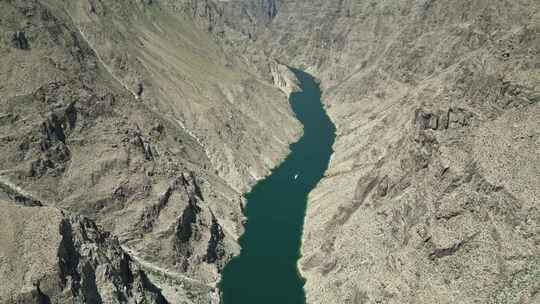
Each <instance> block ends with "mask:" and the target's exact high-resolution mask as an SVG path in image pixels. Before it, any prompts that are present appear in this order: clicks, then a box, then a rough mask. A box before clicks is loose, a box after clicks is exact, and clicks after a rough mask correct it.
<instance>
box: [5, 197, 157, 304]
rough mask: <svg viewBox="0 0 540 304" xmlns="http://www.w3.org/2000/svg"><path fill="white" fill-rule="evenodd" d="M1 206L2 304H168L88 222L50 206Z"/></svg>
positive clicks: (105, 235)
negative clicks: (73, 303)
mask: <svg viewBox="0 0 540 304" xmlns="http://www.w3.org/2000/svg"><path fill="white" fill-rule="evenodd" d="M1 204H2V205H1V206H2V213H1V214H0V227H1V228H0V243H1V244H2V247H1V248H0V261H1V263H0V273H2V277H3V283H2V287H0V302H1V303H21V304H22V303H71V302H76V303H158V304H163V303H168V302H167V301H166V300H165V298H164V297H163V295H162V294H161V293H160V291H159V289H158V288H157V287H156V286H154V285H153V284H152V283H151V282H150V281H149V280H148V277H147V275H146V273H145V272H144V271H143V270H141V269H140V268H139V267H138V266H137V265H136V264H135V263H133V261H132V260H131V258H130V257H129V256H128V255H127V254H125V253H124V252H123V250H122V249H121V247H120V244H119V242H118V240H116V239H115V238H113V237H111V236H110V235H109V234H108V233H104V232H103V231H101V230H100V229H99V228H98V227H97V226H96V224H95V223H94V222H93V221H91V220H89V219H87V218H84V217H80V216H77V215H71V214H67V213H65V212H62V211H60V210H58V209H56V208H52V207H25V206H20V205H17V204H15V203H9V202H1ZM8 278H9V279H8Z"/></svg>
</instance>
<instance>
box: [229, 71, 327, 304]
mask: <svg viewBox="0 0 540 304" xmlns="http://www.w3.org/2000/svg"><path fill="white" fill-rule="evenodd" d="M293 72H294V73H295V74H296V76H297V78H298V79H299V80H300V87H301V88H302V91H301V92H296V93H293V94H291V96H290V98H289V101H290V103H291V106H292V109H293V111H294V113H295V114H296V117H297V118H298V120H299V121H300V122H301V123H302V124H303V125H304V134H303V136H302V137H301V138H300V140H299V141H298V142H296V143H294V144H292V145H291V153H290V154H289V156H288V157H287V158H286V159H285V161H284V162H283V163H282V164H281V165H280V166H278V167H277V168H276V169H274V170H273V171H272V173H271V174H270V175H269V176H268V177H267V178H266V179H264V180H262V181H260V182H259V183H257V184H256V185H255V187H253V189H252V190H251V192H250V193H248V194H247V195H246V199H247V206H246V209H245V215H246V217H247V219H248V221H247V223H246V226H245V233H244V234H243V235H242V237H241V238H240V245H241V246H242V252H241V254H240V255H239V256H238V257H236V258H234V259H233V260H232V261H231V262H229V264H227V265H226V267H225V269H224V271H223V278H222V280H221V283H220V289H221V293H222V300H223V303H224V304H303V303H305V294H304V290H303V286H304V279H303V278H302V277H301V276H300V274H299V273H298V269H297V262H298V259H299V258H300V243H301V238H302V227H303V223H304V216H305V211H306V205H307V197H308V194H309V192H310V191H311V190H313V188H315V186H316V185H317V183H318V182H319V181H320V180H321V178H322V177H323V176H324V172H325V171H326V169H327V168H328V162H329V160H330V156H331V155H332V145H333V143H334V139H335V127H334V125H333V123H332V122H331V121H330V119H329V118H328V116H327V115H326V112H325V110H324V107H323V104H322V102H321V91H320V88H319V85H318V83H317V82H316V81H315V79H314V78H313V77H312V76H311V75H309V74H307V73H305V72H302V71H300V70H294V69H293Z"/></svg>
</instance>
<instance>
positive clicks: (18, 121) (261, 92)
mask: <svg viewBox="0 0 540 304" xmlns="http://www.w3.org/2000/svg"><path fill="white" fill-rule="evenodd" d="M0 12H1V13H0V14H1V16H2V18H0V33H1V35H0V78H1V80H0V105H1V106H0V145H1V149H2V153H1V156H0V157H1V162H0V198H2V200H3V201H6V202H7V203H5V204H4V203H2V204H1V208H2V210H4V209H6V210H8V208H15V209H16V210H19V209H17V208H19V207H8V205H7V204H12V203H13V202H17V203H18V204H19V205H24V206H26V207H24V209H21V210H25V211H21V212H20V213H21V215H20V216H21V217H23V218H24V217H25V215H24V214H30V215H31V216H32V218H33V219H34V220H35V221H36V225H38V226H37V227H39V225H40V222H43V225H45V224H46V225H47V229H48V230H47V231H46V234H44V235H41V234H35V235H34V234H27V235H26V237H28V238H29V240H28V241H29V242H31V241H32V240H33V239H34V238H35V239H36V240H39V242H40V244H48V245H47V246H48V247H47V248H48V249H50V252H48V254H49V255H48V256H46V257H44V258H46V261H47V262H46V263H48V264H47V265H50V267H49V266H46V269H44V270H43V271H41V270H39V269H41V268H40V267H41V266H40V265H37V264H39V263H40V261H41V260H36V261H34V260H29V261H28V263H29V265H27V266H28V268H24V267H22V265H20V264H21V263H24V262H23V261H25V260H24V259H19V258H18V257H17V256H18V255H19V254H28V255H33V254H38V253H39V252H41V251H39V252H37V253H34V252H24V251H25V250H30V251H31V250H34V247H24V248H19V247H17V245H16V244H19V243H20V241H19V237H18V236H17V231H18V230H21V229H23V226H26V222H21V224H16V223H17V222H13V225H14V226H13V227H12V228H10V229H12V230H13V231H10V232H8V233H7V235H6V236H3V239H2V248H11V247H12V246H11V245H13V246H15V247H16V248H12V249H13V250H15V249H16V250H20V252H19V251H18V252H17V254H16V253H15V252H12V253H7V256H6V259H7V260H2V272H1V273H0V276H1V277H2V278H5V277H7V276H9V275H10V274H11V273H12V272H11V271H19V272H17V273H18V275H19V276H20V277H21V279H20V280H17V281H14V282H13V285H9V286H8V287H6V289H2V292H1V294H0V297H1V298H2V299H11V300H10V301H15V302H17V301H18V302H21V301H22V302H25V301H27V300H25V299H27V298H26V297H27V296H28V297H33V298H32V299H34V300H36V299H37V300H36V301H38V300H39V299H41V298H48V299H50V301H51V302H52V303H66V302H71V300H70V296H71V297H72V298H73V299H74V301H79V300H80V301H86V302H94V301H93V300H92V301H91V300H88V299H89V298H88V297H90V296H91V297H101V298H102V300H103V302H104V303H110V302H109V300H108V299H109V298H110V295H111V294H117V293H118V292H120V293H124V295H125V297H124V295H120V296H119V298H118V301H119V302H122V303H124V302H130V301H132V299H135V300H133V301H135V302H137V303H141V301H142V300H141V301H139V300H137V299H148V300H147V302H152V301H153V300H152V299H158V298H157V296H153V294H156V295H163V296H164V297H165V298H166V299H167V300H168V301H169V302H170V303H215V302H218V301H219V299H218V295H217V289H216V287H215V284H216V282H217V281H218V280H219V271H220V269H221V268H222V267H223V265H224V263H226V261H228V260H229V259H230V258H231V256H232V255H234V254H236V253H237V252H238V251H239V248H238V245H237V243H236V239H237V238H238V236H239V235H240V233H241V232H242V221H243V215H242V208H243V204H244V202H243V199H242V197H241V195H242V193H243V192H245V191H246V190H247V189H248V188H249V187H250V186H251V185H252V184H253V183H254V182H255V181H256V180H257V179H259V178H261V177H263V176H264V175H266V174H267V173H268V172H269V170H270V168H272V167H273V166H275V165H276V164H277V163H278V162H279V161H280V160H281V159H282V158H283V157H284V156H285V155H286V153H287V150H288V143H289V142H291V141H293V140H294V139H295V138H296V137H298V136H299V134H300V132H301V130H300V128H299V123H298V122H296V120H295V119H294V117H293V115H292V111H291V110H290V108H289V104H288V101H287V98H286V97H287V96H286V93H284V92H283V91H285V92H286V91H287V90H288V87H289V86H290V85H289V84H288V83H289V82H288V80H287V79H288V76H287V75H281V74H279V72H278V74H279V75H276V77H277V78H276V79H278V78H279V79H281V80H283V81H280V82H276V86H274V85H273V83H272V82H271V81H270V80H271V78H269V76H268V75H261V74H259V73H257V72H256V71H255V70H254V69H252V68H251V67H250V66H248V65H247V64H245V63H243V62H241V61H236V60H234V58H233V59H230V58H229V57H230V56H229V55H228V54H227V53H225V52H224V51H223V50H222V48H221V47H220V46H219V45H218V44H217V43H216V42H215V41H214V40H213V38H212V37H211V36H210V35H209V34H208V32H206V31H204V30H201V29H199V27H197V26H196V25H195V23H194V22H193V20H192V19H191V18H190V17H189V16H187V15H186V14H185V12H183V11H181V10H179V9H175V8H172V7H170V6H168V4H167V3H165V2H156V1H122V2H117V1H93V0H92V1H86V0H85V1H83V0H81V1H67V2H66V1H55V0H18V1H2V2H0ZM269 64H270V62H269ZM271 68H272V69H274V70H276V71H279V70H281V69H280V68H279V65H278V64H276V63H271V65H268V66H267V69H268V70H270V69H271ZM278 76H279V77H278ZM280 86H281V87H280ZM282 90H283V91H282ZM41 206H46V207H41ZM20 208H22V207H20ZM32 208H36V209H35V210H33V209H32ZM59 210H61V211H59ZM14 212H15V211H14ZM17 212H18V211H17ZM23 213H24V214H23ZM17 214H18V213H17ZM34 214H35V215H34ZM64 214H75V215H73V216H81V221H95V223H97V225H99V227H101V228H95V230H96V229H97V230H99V231H108V232H110V233H112V235H113V236H114V237H116V238H118V241H119V244H120V245H118V244H116V245H114V246H113V247H114V248H112V249H110V250H112V251H114V252H115V255H117V257H108V258H109V259H110V262H107V261H105V262H103V263H102V262H100V261H97V262H96V261H95V260H92V262H91V265H90V266H85V264H84V263H83V264H80V267H83V268H84V267H90V268H91V269H88V270H85V269H86V268H84V269H82V268H80V267H79V268H80V269H79V268H78V269H77V273H78V275H79V276H88V277H87V278H83V281H84V282H85V283H84V284H93V285H92V286H94V285H95V286H94V287H95V288H97V290H98V291H95V290H93V291H88V292H89V293H91V294H92V295H89V294H86V291H81V290H79V289H78V288H79V287H69V286H68V285H69V284H66V283H65V282H64V279H63V278H65V277H66V275H64V274H62V275H59V276H56V277H55V276H54V273H57V272H58V271H57V270H58V267H60V268H61V267H62V266H61V265H60V266H59V263H60V262H58V261H56V260H55V259H54V256H55V255H56V254H57V252H59V251H60V248H61V246H60V245H58V242H63V241H64V240H65V238H66V237H65V236H63V235H62V234H58V231H59V230H58V229H60V228H58V227H57V226H58V223H57V222H58V221H63V220H62V218H64V217H65V215H64ZM49 217H54V218H55V219H57V220H53V218H51V219H50V222H47V221H49ZM70 217H71V215H70ZM83 219H84V220H83ZM3 222H5V223H11V222H10V217H9V216H6V217H4V218H3ZM77 225H79V224H77ZM92 225H93V224H92ZM36 229H37V228H36ZM92 229H94V228H92ZM101 229H103V230H101ZM81 233H82V232H81ZM100 233H101V232H100ZM80 242H81V244H82V243H85V242H90V243H92V244H93V243H95V242H97V241H95V240H93V239H90V240H87V239H84V238H83V239H82V240H81V241H80ZM100 242H101V241H100ZM106 242H109V241H106ZM111 242H112V241H111ZM4 244H9V245H6V247H4ZM81 246H82V247H81V248H76V250H75V251H77V252H79V251H81V252H79V253H76V254H80V255H84V256H85V257H88V259H93V257H94V256H95V254H91V255H87V254H90V253H87V252H86V251H85V250H86V249H84V248H86V247H85V246H86V245H85V246H83V245H81ZM99 246H101V245H98V247H99ZM104 246H105V245H104ZM107 246H109V245H107ZM111 246H112V245H111ZM119 246H121V247H122V248H120V247H119ZM109 247H110V246H109ZM44 248H45V247H44ZM107 248H108V247H107ZM21 250H22V251H21ZM36 250H37V249H36ZM104 250H105V251H107V252H108V250H109V249H104ZM82 251H85V252H82ZM98 251H100V250H98ZM100 252H101V251H100ZM96 254H98V253H96ZM99 254H101V253H99ZM99 254H98V255H99ZM100 259H101V258H98V260H100ZM122 261H124V262H122ZM126 261H128V262H129V264H130V265H132V264H133V265H136V266H133V267H137V268H138V269H143V270H144V273H145V274H144V276H145V278H147V279H148V282H152V283H151V285H152V286H154V285H155V286H156V288H157V289H156V290H158V291H157V292H154V291H153V289H149V292H148V294H141V295H140V296H139V295H135V291H133V292H132V291H131V288H136V286H138V285H134V284H139V285H140V284H147V283H144V282H146V281H144V282H143V281H141V280H143V279H136V280H138V281H130V280H131V279H129V280H128V281H126V279H125V278H120V279H117V278H116V274H115V275H111V276H109V275H103V274H102V273H99V274H98V273H96V271H98V272H99V271H102V269H110V268H111V267H110V266H107V265H108V264H107V263H113V264H115V263H116V264H118V263H127V262H126ZM81 263H82V262H81ZM96 263H97V264H96ZM34 264H36V265H34ZM102 264H103V266H101V265H102ZM116 264H115V265H116ZM75 266H76V265H74V267H75ZM14 267H15V268H16V267H21V269H20V270H15V269H12V268H14ZM36 267H37V268H36ZM77 267H78V266H77ZM115 267H116V266H115ZM122 267H124V266H122ZM130 267H132V266H130ZM34 268H35V269H38V270H36V271H34ZM98 268H99V269H98ZM124 268H125V267H124ZM97 269H98V270H97ZM126 269H127V268H126ZM126 269H123V268H122V269H117V270H114V271H117V272H118V273H119V274H118V275H129V273H123V272H124V270H126ZM114 271H113V272H114ZM126 271H127V270H126ZM93 273H95V275H93ZM74 275H75V274H74ZM74 275H73V276H74ZM93 276H95V278H94V277H93ZM133 276H134V277H135V276H138V274H136V273H135V272H134V273H133ZM55 278H56V281H55ZM122 280H123V281H122ZM133 280H135V279H133ZM144 280H146V279H144ZM87 281H88V282H87ZM91 281H94V282H91ZM36 282H44V283H43V284H45V285H47V287H46V288H45V287H41V286H42V284H39V285H36V284H37V283H36ZM45 282H46V283H45ZM137 282H139V283H137ZM140 282H143V283H140ZM32 284H34V285H32ZM70 284H71V283H70ZM73 284H79V283H77V282H75V283H73ZM81 284H83V283H81ZM111 284H112V285H114V286H115V287H114V288H113V287H110V286H112V285H111ZM148 284H150V283H148ZM32 286H34V287H35V288H34V289H32V288H33V287H32ZM43 286H44V285H43ZM92 286H90V287H91V288H94V287H92ZM149 286H150V285H149ZM20 287H21V288H22V287H25V288H26V287H28V288H30V289H29V291H28V292H29V293H26V292H23V293H21V294H17V293H16V291H17V290H18V288H20ZM90 287H89V288H90ZM124 287H126V288H127V291H124V290H123V289H124ZM95 288H94V289H95ZM116 289H117V290H118V292H117V291H115V290H116ZM40 290H41V291H40ZM66 290H68V291H69V290H70V292H67V291H66ZM141 290H142V289H141ZM159 290H161V291H159ZM141 292H144V290H142V291H141ZM27 294H28V295H27ZM36 297H37V298H36ZM40 297H41V298H40ZM21 299H22V300H21ZM28 299H30V298H28ZM84 299H86V300H84ZM28 301H30V300H28ZM39 301H41V300H39ZM47 301H49V300H47ZM96 301H97V300H96ZM156 301H157V300H156ZM0 302H3V301H0ZM40 303H41V302H40Z"/></svg>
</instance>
